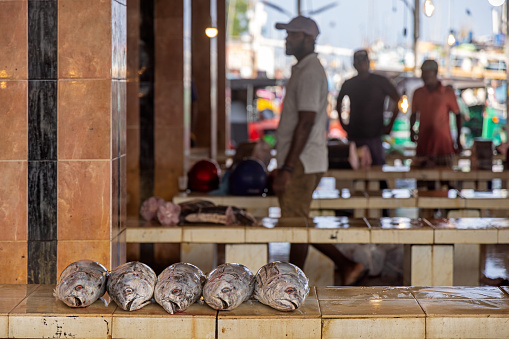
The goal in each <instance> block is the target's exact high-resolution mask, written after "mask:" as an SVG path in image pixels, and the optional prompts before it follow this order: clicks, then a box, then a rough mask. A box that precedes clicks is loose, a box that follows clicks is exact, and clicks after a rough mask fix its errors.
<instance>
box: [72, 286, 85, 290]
mask: <svg viewBox="0 0 509 339" xmlns="http://www.w3.org/2000/svg"><path fill="white" fill-rule="evenodd" d="M82 288H83V286H81V285H78V286H76V287H75V288H74V290H75V291H79V290H81V289H82Z"/></svg>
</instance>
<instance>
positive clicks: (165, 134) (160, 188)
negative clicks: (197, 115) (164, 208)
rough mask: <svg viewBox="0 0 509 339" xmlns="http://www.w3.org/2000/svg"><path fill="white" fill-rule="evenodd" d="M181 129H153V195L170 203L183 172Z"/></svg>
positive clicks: (176, 191)
mask: <svg viewBox="0 0 509 339" xmlns="http://www.w3.org/2000/svg"><path fill="white" fill-rule="evenodd" d="M183 135H184V134H183V131H182V128H161V127H156V128H155V136H154V138H155V145H156V147H155V154H154V157H155V174H154V177H155V178H154V195H156V196H159V197H161V198H163V199H165V200H168V201H170V200H171V198H172V197H173V195H175V194H177V193H178V177H179V176H181V175H183V174H184V173H183V171H184V152H183V151H182V150H183V148H184V146H183Z"/></svg>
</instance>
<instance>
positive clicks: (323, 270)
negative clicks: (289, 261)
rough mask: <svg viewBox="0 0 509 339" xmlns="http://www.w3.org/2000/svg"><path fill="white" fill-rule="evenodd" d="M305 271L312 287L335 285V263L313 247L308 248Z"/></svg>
mask: <svg viewBox="0 0 509 339" xmlns="http://www.w3.org/2000/svg"><path fill="white" fill-rule="evenodd" d="M303 270H304V273H305V274H306V276H307V277H308V279H309V285H311V286H331V285H334V262H333V261H332V260H331V259H330V258H329V257H328V256H326V255H325V254H323V253H322V252H320V251H318V250H317V249H316V248H314V247H313V246H309V247H308V255H307V257H306V261H305V263H304V267H303Z"/></svg>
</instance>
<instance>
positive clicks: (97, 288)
mask: <svg viewBox="0 0 509 339" xmlns="http://www.w3.org/2000/svg"><path fill="white" fill-rule="evenodd" d="M107 277H108V270H107V269H106V267H104V266H103V265H101V264H99V263H98V262H95V261H92V260H78V261H76V262H73V263H72V264H70V265H69V266H67V267H66V268H65V269H64V270H63V271H62V273H61V274H60V278H59V279H58V284H57V286H56V288H55V290H54V292H53V295H54V296H55V297H56V298H58V299H60V300H62V301H63V302H64V303H65V304H66V305H67V306H69V307H87V306H89V305H91V304H93V303H94V302H95V301H96V300H97V299H99V298H100V297H102V296H103V295H104V293H105V292H106V280H107Z"/></svg>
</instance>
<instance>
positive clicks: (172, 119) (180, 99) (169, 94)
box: [154, 57, 210, 129]
mask: <svg viewBox="0 0 509 339" xmlns="http://www.w3.org/2000/svg"><path fill="white" fill-rule="evenodd" d="M156 59H157V57H156ZM156 62H157V61H156ZM158 72H159V71H158ZM169 73H171V72H168V73H165V72H163V71H161V77H163V76H164V74H166V76H167V78H166V80H159V81H156V82H155V95H154V103H155V104H154V106H155V114H154V121H155V125H156V126H165V127H167V128H168V127H177V126H178V127H179V128H180V129H183V126H184V84H183V82H182V78H180V80H177V79H175V78H171V79H170V78H169ZM158 74H160V73H158ZM189 100H191V99H190V98H189ZM209 112H210V109H209Z"/></svg>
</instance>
